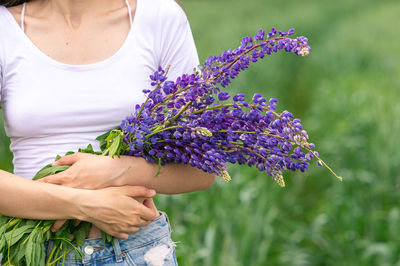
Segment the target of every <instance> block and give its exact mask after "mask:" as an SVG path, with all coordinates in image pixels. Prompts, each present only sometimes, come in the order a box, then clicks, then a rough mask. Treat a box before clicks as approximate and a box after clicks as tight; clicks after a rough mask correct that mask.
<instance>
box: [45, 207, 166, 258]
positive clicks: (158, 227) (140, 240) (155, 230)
mask: <svg viewBox="0 0 400 266" xmlns="http://www.w3.org/2000/svg"><path fill="white" fill-rule="evenodd" d="M170 235H171V227H170V224H169V220H168V217H167V215H166V214H165V213H164V212H160V216H159V217H157V218H156V219H155V220H154V221H152V222H151V223H149V224H148V225H146V226H143V227H140V229H139V231H138V232H136V233H132V234H129V238H128V239H125V240H120V239H116V238H114V243H113V244H112V243H109V242H107V243H106V245H104V243H103V240H102V238H101V237H100V238H88V239H86V241H85V243H84V245H83V246H82V247H77V248H79V249H80V250H81V251H82V254H83V257H82V261H83V262H89V261H97V260H99V259H104V258H107V257H110V256H115V255H117V256H122V257H124V256H125V255H124V254H126V253H128V252H129V251H130V250H134V249H138V248H141V247H145V246H146V247H149V248H150V247H151V246H152V245H150V243H156V242H157V241H160V240H161V239H168V241H171V240H170ZM51 242H52V241H50V242H49V245H48V246H47V251H46V253H47V256H48V255H49V253H50V251H51V249H52V246H53V244H52V243H51ZM116 253H118V254H119V255H118V254H116ZM122 257H121V259H122ZM76 258H77V257H76V254H75V251H71V252H69V253H68V254H66V257H65V262H66V263H67V262H75V260H76ZM117 262H118V261H117ZM67 264H68V263H67Z"/></svg>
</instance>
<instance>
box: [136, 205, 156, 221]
mask: <svg viewBox="0 0 400 266" xmlns="http://www.w3.org/2000/svg"><path fill="white" fill-rule="evenodd" d="M137 208H138V209H139V211H140V217H141V218H142V219H143V220H146V221H153V220H154V219H156V218H157V217H158V212H157V211H155V210H154V209H151V208H148V207H146V206H144V205H143V204H140V205H139V206H137Z"/></svg>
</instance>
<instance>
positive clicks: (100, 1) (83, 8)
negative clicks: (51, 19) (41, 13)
mask: <svg viewBox="0 0 400 266" xmlns="http://www.w3.org/2000/svg"><path fill="white" fill-rule="evenodd" d="M121 4H123V1H122V0H119V1H116V0H115V1H111V0H47V1H43V8H44V9H48V10H49V11H51V12H52V13H53V14H58V15H61V16H62V17H63V18H64V20H65V22H66V23H67V24H68V25H69V26H70V27H71V28H78V27H79V26H80V24H81V23H82V21H83V20H85V19H86V18H88V17H89V18H93V17H97V16H99V15H101V14H104V13H106V12H109V11H111V10H113V9H116V8H120V7H121Z"/></svg>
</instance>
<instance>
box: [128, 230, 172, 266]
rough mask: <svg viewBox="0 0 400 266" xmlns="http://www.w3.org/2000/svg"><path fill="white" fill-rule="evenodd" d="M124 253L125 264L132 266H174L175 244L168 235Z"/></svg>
mask: <svg viewBox="0 0 400 266" xmlns="http://www.w3.org/2000/svg"><path fill="white" fill-rule="evenodd" d="M125 252H126V258H127V259H126V262H127V264H128V265H132V266H175V265H178V264H177V263H176V257H175V243H174V242H173V241H172V240H171V237H170V235H165V236H164V237H162V238H160V239H158V240H156V241H153V242H149V243H147V244H146V245H143V246H141V247H138V248H134V249H130V250H127V251H125Z"/></svg>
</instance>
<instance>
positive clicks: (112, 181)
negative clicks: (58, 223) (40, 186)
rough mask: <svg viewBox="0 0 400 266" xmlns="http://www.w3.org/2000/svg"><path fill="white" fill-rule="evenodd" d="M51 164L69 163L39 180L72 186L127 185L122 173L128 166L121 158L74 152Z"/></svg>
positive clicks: (88, 187) (102, 186)
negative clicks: (56, 172) (66, 166)
mask: <svg viewBox="0 0 400 266" xmlns="http://www.w3.org/2000/svg"><path fill="white" fill-rule="evenodd" d="M53 165H71V167H70V168H68V169H67V170H65V171H63V172H61V173H58V174H55V175H51V176H47V177H44V178H42V179H40V182H45V183H50V184H56V185H63V186H67V187H73V188H83V189H99V188H106V187H117V186H123V185H127V184H126V182H124V178H123V176H124V174H125V173H126V172H127V171H128V170H129V168H130V166H129V164H127V163H126V162H125V161H124V160H123V159H122V158H117V157H115V159H113V158H111V157H109V156H99V155H94V154H88V153H79V152H78V153H74V154H72V155H67V156H64V157H62V158H60V159H59V160H58V161H56V162H54V163H53Z"/></svg>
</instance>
